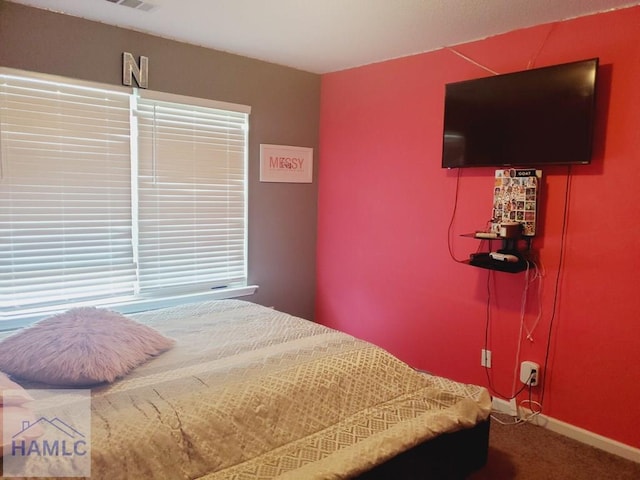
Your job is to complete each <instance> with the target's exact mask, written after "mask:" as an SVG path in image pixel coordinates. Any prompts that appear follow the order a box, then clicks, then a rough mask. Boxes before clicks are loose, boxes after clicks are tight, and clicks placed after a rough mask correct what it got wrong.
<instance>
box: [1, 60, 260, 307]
mask: <svg viewBox="0 0 640 480" xmlns="http://www.w3.org/2000/svg"><path fill="white" fill-rule="evenodd" d="M6 72H7V70H4V71H3V70H0V207H1V210H0V241H1V248H0V319H3V318H4V319H8V318H18V317H19V316H25V315H28V314H30V313H34V312H46V311H49V310H55V309H57V310H60V309H61V307H68V306H71V305H75V304H82V303H87V302H95V301H102V303H105V302H107V303H108V302H109V301H114V302H116V303H117V301H118V300H120V301H123V300H126V301H128V302H131V301H133V302H135V301H140V300H145V301H146V300H148V299H149V298H156V297H163V296H166V295H179V294H183V293H197V292H206V291H210V290H211V289H218V288H222V287H237V286H244V285H246V269H247V266H246V263H247V258H246V234H247V230H246V223H247V222H246V218H247V216H246V210H247V202H246V200H247V192H246V188H247V185H246V184H247V182H246V162H247V153H246V152H247V135H248V114H249V108H248V107H244V106H241V105H233V104H224V103H218V102H210V101H206V100H198V99H187V100H185V99H186V98H187V97H177V96H170V95H166V94H154V93H152V92H149V91H144V92H141V95H138V94H132V92H131V91H130V90H125V89H117V88H116V89H113V90H111V89H110V88H99V87H97V86H94V85H92V84H87V83H84V82H82V83H80V82H73V81H67V79H64V81H61V80H60V79H52V78H51V77H46V76H35V77H31V76H23V75H17V74H13V73H6ZM227 107H231V108H227ZM105 299H107V300H105Z"/></svg>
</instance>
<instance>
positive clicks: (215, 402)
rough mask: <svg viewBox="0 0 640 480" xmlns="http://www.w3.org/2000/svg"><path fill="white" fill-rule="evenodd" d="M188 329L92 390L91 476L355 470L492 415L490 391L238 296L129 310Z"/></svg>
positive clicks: (344, 473) (169, 331) (162, 325)
mask: <svg viewBox="0 0 640 480" xmlns="http://www.w3.org/2000/svg"><path fill="white" fill-rule="evenodd" d="M130 317H131V318H133V319H135V320H137V321H139V322H141V323H144V324H147V325H149V326H152V327H154V328H155V329H157V330H159V331H160V332H162V333H164V334H165V335H167V336H169V337H171V338H173V339H175V340H176V345H175V346H174V347H173V348H172V349H171V350H169V351H167V352H165V353H163V354H161V355H159V356H157V357H155V358H153V359H152V360H150V361H148V362H147V363H145V364H143V365H141V366H139V367H138V368H136V369H135V370H134V371H133V372H131V373H130V374H128V375H127V376H126V377H125V378H122V379H120V380H117V381H116V382H114V383H113V384H109V385H103V386H99V387H97V388H93V389H92V392H91V413H92V415H91V477H92V478H94V479H95V478H105V479H106V478H108V479H119V478H120V479H130V478H147V479H150V478H170V479H180V478H189V479H211V480H214V479H215V480H218V479H269V478H282V479H301V478H304V479H331V478H350V477H353V476H356V475H358V474H360V473H362V472H365V471H368V470H370V469H371V468H373V467H374V466H376V465H379V464H381V463H383V462H385V461H386V460H388V459H390V458H392V457H394V456H395V455H397V454H398V453H400V452H403V451H406V450H408V449H411V448H412V447H414V446H417V445H419V444H421V443H423V442H425V441H428V440H429V439H431V438H434V437H436V436H438V435H440V434H442V433H444V432H455V431H458V430H461V429H465V428H471V427H473V426H474V425H476V424H477V423H479V422H482V421H484V420H486V418H487V417H488V415H489V413H490V408H491V398H490V396H489V394H488V392H487V391H486V389H484V388H482V387H479V386H474V385H468V384H462V383H458V382H454V381H451V380H448V379H445V378H441V377H436V376H431V375H424V374H421V373H418V372H416V371H415V370H413V369H412V368H411V367H409V366H408V365H406V364H405V363H403V362H401V361H400V360H398V359H397V358H395V357H394V356H392V355H391V354H389V353H388V352H386V351H385V350H383V349H381V348H378V347H376V346H374V345H372V344H370V343H368V342H365V341H362V340H359V339H357V338H354V337H352V336H349V335H346V334H344V333H341V332H338V331H336V330H332V329H329V328H326V327H324V326H321V325H318V324H315V323H313V322H310V321H306V320H303V319H300V318H297V317H294V316H291V315H288V314H285V313H282V312H278V311H276V310H273V309H270V308H266V307H263V306H260V305H256V304H253V303H250V302H245V301H240V300H222V301H212V302H204V303H197V304H187V305H182V306H178V307H172V308H166V309H161V310H155V311H150V312H145V313H141V314H137V315H131V316H130Z"/></svg>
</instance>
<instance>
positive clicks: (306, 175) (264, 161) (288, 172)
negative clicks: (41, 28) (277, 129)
mask: <svg viewBox="0 0 640 480" xmlns="http://www.w3.org/2000/svg"><path fill="white" fill-rule="evenodd" d="M260 181H261V182H288V183H311V182H312V181H313V148H308V147H291V146H288V145H267V144H261V145H260Z"/></svg>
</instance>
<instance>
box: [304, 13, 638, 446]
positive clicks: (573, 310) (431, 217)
mask: <svg viewBox="0 0 640 480" xmlns="http://www.w3.org/2000/svg"><path fill="white" fill-rule="evenodd" d="M639 24H640V8H638V7H634V8H630V9H625V10H619V11H615V12H608V13H604V14H598V15H594V16H589V17H583V18H580V19H574V20H569V21H565V22H560V23H555V24H549V25H540V26H536V27H534V28H528V29H524V30H518V31H515V32H510V33H507V34H504V35H500V36H496V37H491V38H488V39H484V40H481V41H477V42H473V43H469V44H465V45H460V46H457V47H455V50H456V51H458V52H460V53H462V54H464V55H465V56H467V57H469V58H471V59H473V60H474V61H475V62H477V63H479V64H481V65H484V66H486V67H488V68H490V69H492V70H495V71H496V72H499V73H507V72H511V71H516V70H523V69H526V68H528V67H531V66H533V67H539V66H545V65H551V64H556V63H563V62H569V61H575V60H582V59H586V58H592V57H599V58H600V76H599V80H600V83H599V89H598V95H599V97H598V110H599V115H598V120H597V127H596V139H595V155H594V159H593V162H592V164H591V165H588V166H574V167H572V168H571V174H570V175H569V169H568V167H551V168H545V169H544V170H543V187H542V200H541V203H540V212H539V215H540V217H541V218H540V222H539V225H538V228H539V232H540V234H539V236H538V237H536V239H535V240H534V242H533V248H534V250H535V252H536V254H537V255H538V257H539V260H540V262H539V263H540V264H541V265H542V266H543V270H544V277H543V280H542V283H541V287H538V283H537V282H533V283H530V286H529V289H528V292H526V293H525V294H524V295H525V296H526V298H527V304H526V307H525V309H524V315H521V305H522V297H523V293H524V292H525V286H526V285H527V284H529V283H528V281H530V280H532V278H533V275H532V274H531V275H530V276H529V277H527V275H526V274H525V273H519V274H508V273H501V272H497V273H490V272H489V271H487V270H482V269H479V268H474V267H471V266H468V265H464V264H460V263H457V262H456V261H454V260H453V259H452V255H453V257H455V258H456V259H465V258H468V256H469V254H470V253H471V252H473V251H475V250H476V249H477V248H478V246H479V241H478V240H475V239H471V238H465V237H461V236H460V234H462V233H467V232H473V231H475V230H478V229H482V228H483V227H484V226H485V222H486V221H487V220H488V219H489V218H490V215H491V203H492V185H493V175H494V170H495V169H493V168H475V169H463V170H459V171H458V170H446V169H442V168H441V167H440V159H441V148H442V140H441V135H442V118H443V94H444V85H445V83H448V82H453V81H458V80H463V79H469V78H476V77H480V76H486V75H490V74H489V73H488V72H487V71H486V70H483V69H482V68H480V67H478V66H477V65H475V64H474V63H472V62H470V61H468V60H466V59H464V58H462V57H461V56H459V55H457V54H456V53H454V52H453V51H452V50H448V49H442V50H439V51H435V52H429V53H425V54H420V55H415V56H411V57H406V58H401V59H396V60H391V61H387V62H382V63H378V64H373V65H368V66H364V67H360V68H355V69H350V70H346V71H342V72H337V73H332V74H327V75H324V76H323V77H322V99H321V117H320V158H319V165H320V169H319V170H320V171H319V205H318V208H319V216H318V254H317V271H318V279H317V300H316V319H317V321H319V322H321V323H323V324H326V325H328V326H331V327H335V328H338V329H342V330H345V331H347V332H349V333H351V334H353V335H356V336H359V337H362V338H365V339H367V340H370V341H372V342H374V343H376V344H379V345H381V346H383V347H385V348H387V349H388V350H390V351H391V352H392V353H394V354H395V355H397V356H398V357H400V358H401V359H403V360H405V361H407V362H408V363H409V364H411V365H413V366H415V367H418V368H421V369H425V370H429V371H431V372H433V373H435V374H438V375H443V376H448V377H451V378H454V379H456V380H459V381H463V382H473V383H478V384H482V385H485V386H488V385H489V383H490V384H491V386H492V387H493V393H494V394H496V395H498V396H505V395H510V394H511V393H512V392H513V391H514V386H515V387H519V386H520V385H521V384H520V382H519V381H518V380H516V381H515V382H514V374H515V373H516V369H517V368H519V364H520V362H521V361H522V360H533V361H536V362H538V363H540V364H542V365H543V366H542V369H543V371H542V375H543V380H544V387H537V388H535V389H534V396H533V399H534V400H537V401H540V400H542V401H543V406H544V411H543V413H545V414H546V415H549V416H551V417H554V418H556V419H559V420H562V421H564V422H567V423H570V424H572V425H575V426H578V427H581V428H584V429H587V430H589V431H592V432H595V433H597V434H600V435H603V436H605V437H609V438H611V439H614V440H617V441H620V442H622V443H625V444H627V445H631V446H634V447H640V430H638V428H637V426H638V425H640V408H638V405H639V404H640V386H639V385H640V381H639V380H640V290H639V286H640V254H639V252H640V249H639V248H638V247H639V243H640V193H639V192H640V29H638V25H639ZM456 185H458V190H457V200H456ZM567 189H568V192H567ZM565 198H568V208H567V216H566V218H565V217H564V215H563V210H564V205H565ZM454 209H455V211H454ZM563 224H565V230H566V233H565V236H564V248H562V245H563V242H562V238H563V237H562V231H563ZM450 225H451V228H450V230H451V235H450V239H451V242H450V244H451V252H450V251H449V248H448V240H447V239H448V236H449V233H448V232H449V226H450ZM488 292H490V297H488ZM538 292H540V296H538ZM538 298H539V299H540V305H541V310H540V311H541V315H540V318H539V319H538V318H537V317H538ZM488 303H489V304H490V309H489V310H490V317H491V319H490V322H489V331H488V348H489V349H490V350H491V351H492V352H493V361H492V363H493V368H491V369H490V370H489V373H490V375H489V377H487V375H486V373H487V372H486V371H485V370H484V369H483V368H482V367H481V366H480V351H481V349H482V348H483V346H484V344H485V334H486V326H487V311H488V309H487V304H488ZM521 318H523V321H521ZM521 330H522V333H521ZM527 330H529V331H531V332H532V334H531V338H530V339H527V338H526V336H527V335H526V332H527ZM543 391H544V395H542V392H543ZM541 397H542V398H541ZM523 398H525V397H521V400H522V399H523Z"/></svg>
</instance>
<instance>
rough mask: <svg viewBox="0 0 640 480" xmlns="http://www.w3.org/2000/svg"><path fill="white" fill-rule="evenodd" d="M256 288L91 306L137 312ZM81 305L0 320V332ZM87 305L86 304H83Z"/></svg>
mask: <svg viewBox="0 0 640 480" xmlns="http://www.w3.org/2000/svg"><path fill="white" fill-rule="evenodd" d="M256 290H258V285H247V286H243V287H230V288H222V289H219V290H211V291H206V292H199V293H191V294H183V295H172V296H165V297H156V298H153V297H150V298H137V299H135V300H127V301H120V302H115V303H108V302H101V303H98V302H95V303H93V305H92V306H96V307H100V308H108V309H110V310H115V311H116V312H120V313H138V312H144V311H148V310H156V309H158V308H165V307H174V306H176V305H182V304H184V303H196V302H205V301H209V300H223V299H225V298H236V297H244V296H247V295H253V294H254V293H255V292H256ZM77 306H81V305H69V306H67V307H64V308H63V309H61V310H56V311H48V312H44V313H39V314H34V315H29V316H23V317H20V318H13V319H8V320H1V321H0V332H2V331H7V330H15V329H18V328H22V327H26V326H28V325H29V324H31V323H34V322H37V321H39V320H42V319H44V318H47V317H49V316H51V315H55V314H56V313H61V312H63V311H65V310H68V309H69V308H72V307H77ZM83 306H88V305H83Z"/></svg>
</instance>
